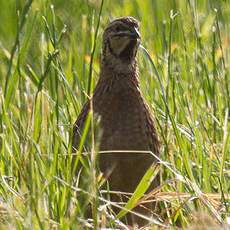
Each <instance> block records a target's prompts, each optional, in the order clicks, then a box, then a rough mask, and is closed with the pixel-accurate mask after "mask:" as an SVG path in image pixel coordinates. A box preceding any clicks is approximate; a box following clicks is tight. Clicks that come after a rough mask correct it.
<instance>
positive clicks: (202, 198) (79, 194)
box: [0, 0, 230, 229]
mask: <svg viewBox="0 0 230 230" xmlns="http://www.w3.org/2000/svg"><path fill="white" fill-rule="evenodd" d="M0 6H1V10H0V21H1V23H0V228H1V229H8V228H9V227H10V226H11V227H13V228H16V229H31V228H34V229H50V228H51V227H53V228H58V229H69V228H73V229H76V227H78V229H81V228H84V229H85V228H86V225H87V224H89V223H91V224H92V222H89V220H87V219H86V218H85V217H84V215H85V212H86V206H87V204H88V202H91V203H92V206H93V219H94V224H95V225H94V229H97V226H99V225H100V217H101V216H105V213H104V211H102V212H99V211H98V207H99V205H100V204H103V202H105V201H104V198H103V196H101V195H100V193H99V191H98V187H99V186H100V184H101V183H102V181H101V180H98V176H99V174H98V172H96V171H95V160H96V155H95V150H94V149H95V148H96V147H95V146H94V145H92V148H91V152H92V154H89V155H90V156H91V160H90V161H88V160H87V157H85V154H83V150H82V154H81V155H80V156H78V157H77V161H76V164H75V166H74V167H73V165H72V164H71V161H72V155H71V135H72V134H71V133H72V124H73V123H74V121H75V119H76V117H77V115H78V114H79V112H80V110H81V108H82V105H83V103H84V102H85V101H86V99H87V92H92V89H93V87H94V85H95V83H96V81H97V79H98V75H99V68H100V66H99V63H100V49H101V40H102V32H103V29H104V28H105V26H106V25H107V23H108V22H109V19H110V18H113V17H118V16H125V15H132V16H134V17H136V18H137V19H138V20H139V21H140V22H141V34H142V45H143V47H144V48H140V49H139V53H138V62H139V67H140V82H141V89H142V91H143V93H144V96H145V99H146V100H147V101H148V103H149V105H151V108H152V111H153V113H154V115H155V119H156V124H157V129H158V133H159V136H160V140H161V143H162V145H161V146H162V147H161V156H160V158H161V161H160V167H161V169H160V170H161V180H162V187H161V192H160V193H159V194H158V200H160V205H161V207H162V210H163V211H162V212H163V213H162V214H163V215H164V216H166V218H165V220H164V221H163V223H161V224H164V225H169V226H170V227H171V228H172V229H173V228H176V224H178V223H180V225H181V227H182V228H186V226H187V225H189V223H190V222H191V221H192V219H193V216H194V213H195V212H198V213H200V212H202V213H203V212H204V213H208V215H210V216H211V217H212V219H213V220H214V221H217V222H219V223H225V222H226V218H227V217H229V212H230V205H229V202H230V201H229V199H230V195H229V194H230V122H229V120H230V111H229V110H230V75H229V72H230V69H229V66H230V56H229V53H230V36H229V34H230V3H229V1H228V0H201V1H200V0H199V1H198V0H171V1H168V0H156V1H150V0H146V1H143V0H133V1H131V0H126V1H121V0H117V1H111V0H104V2H102V4H101V2H100V1H95V0H87V1H83V0H77V1H74V0H69V1H61V0H54V1H49V0H34V1H32V0H25V1H23V0H16V1H13V0H9V1H4V0H0ZM100 12H101V14H100ZM91 125H92V121H91V117H90V116H89V121H88V128H89V129H90V126H91ZM94 125H95V124H94ZM86 128H87V127H86ZM85 131H87V130H85ZM95 145H96V146H97V143H95ZM79 165H82V166H83V169H84V170H83V171H81V172H80V173H79V174H78V177H77V178H76V176H75V172H74V168H76V167H78V166H79ZM152 173H153V172H152ZM149 174H151V170H150V171H148V172H147V173H146V175H145V176H146V177H151V175H149ZM85 175H90V176H88V177H87V178H88V179H87V180H83V181H82V178H84V176H85ZM145 187H146V183H145V181H144V180H143V183H141V184H140V185H139V186H138V188H137V190H136V192H135V193H134V196H133V197H132V198H131V199H130V201H129V202H128V203H127V205H126V206H125V207H126V208H128V209H129V208H130V207H133V205H135V203H136V202H137V200H138V198H139V197H140V196H141V194H143V192H144V189H145ZM204 194H206V195H204ZM166 195H167V197H166ZM134 201H135V202H134ZM126 208H125V209H124V211H122V212H121V214H120V216H121V215H124V214H125V210H126ZM109 222H110V225H111V226H114V223H113V221H112V218H108V220H107V223H109ZM158 222H159V220H158ZM80 226H81V227H80ZM154 226H155V227H156V226H157V225H156V224H155V225H154Z"/></svg>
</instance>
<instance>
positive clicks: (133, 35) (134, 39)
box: [102, 17, 141, 72]
mask: <svg viewBox="0 0 230 230" xmlns="http://www.w3.org/2000/svg"><path fill="white" fill-rule="evenodd" d="M140 39H141V37H140V33H139V23H138V21H137V20H136V19H134V18H133V17H122V18H118V19H115V20H113V21H112V22H110V23H109V25H108V26H107V27H106V29H105V32H104V35H103V53H102V60H103V61H104V62H105V63H107V64H109V65H110V66H111V67H113V68H114V69H115V70H117V71H120V72H124V71H127V70H128V69H127V67H128V66H131V65H133V63H134V62H135V58H136V53H137V49H138V46H139V44H140Z"/></svg>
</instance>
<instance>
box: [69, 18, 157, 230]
mask: <svg viewBox="0 0 230 230" xmlns="http://www.w3.org/2000/svg"><path fill="white" fill-rule="evenodd" d="M140 43H141V35H140V29H139V21H138V20H137V19H135V18H134V17H131V16H125V17H120V18H117V19H115V20H113V21H112V22H110V23H109V24H108V26H107V27H106V28H105V30H104V33H103V41H102V52H101V62H100V73H99V80H98V82H97V84H96V86H95V89H94V92H93V95H92V98H91V99H88V101H87V102H86V103H85V105H84V106H83V108H82V111H81V112H80V114H79V116H78V118H77V120H76V122H75V123H74V126H73V141H72V143H73V149H74V151H75V152H76V151H77V149H78V145H79V143H80V138H81V132H82V129H83V127H84V124H85V122H86V119H87V115H88V114H89V111H90V108H91V107H90V104H92V108H93V114H95V115H97V116H99V117H100V123H99V128H100V129H101V136H100V140H99V142H100V143H99V150H100V151H102V152H103V151H106V153H105V154H100V153H99V168H100V170H101V172H102V173H103V174H104V175H109V176H107V180H108V183H109V188H110V190H112V191H120V192H127V193H133V192H134V190H135V188H136V187H137V185H138V183H139V182H140V180H141V179H142V177H143V176H144V174H145V172H146V171H147V170H148V168H149V167H150V166H151V165H152V164H153V163H154V162H156V159H154V157H153V156H152V155H151V154H149V153H146V152H144V151H151V152H153V153H154V154H155V155H157V156H159V148H160V144H159V138H158V135H157V130H156V128H155V124H154V116H153V114H152V112H151V110H150V107H149V105H148V104H147V103H146V101H145V99H144V97H143V94H142V92H141V90H140V83H139V70H138V63H137V51H138V48H139V46H140ZM109 151H111V152H109ZM116 151H119V152H116ZM122 151H124V152H122ZM132 151H133V152H132ZM137 151H140V152H139V153H137ZM141 151H142V152H141ZM159 183H160V180H159V176H157V177H156V179H155V180H154V181H153V182H152V184H151V186H150V188H151V189H153V188H155V187H156V186H158V185H159ZM110 199H111V200H112V201H116V202H118V201H121V197H118V196H117V195H111V196H110ZM123 199H125V198H123ZM114 210H115V212H116V213H117V212H118V211H119V210H117V209H116V208H114ZM134 211H136V212H138V213H140V214H143V215H145V214H146V212H148V211H147V209H145V208H144V209H143V208H141V207H136V208H134ZM147 214H148V213H147ZM126 223H128V224H129V225H131V226H132V225H135V224H136V225H138V226H143V225H144V224H146V220H143V219H142V218H140V217H137V216H135V215H132V214H128V215H126Z"/></svg>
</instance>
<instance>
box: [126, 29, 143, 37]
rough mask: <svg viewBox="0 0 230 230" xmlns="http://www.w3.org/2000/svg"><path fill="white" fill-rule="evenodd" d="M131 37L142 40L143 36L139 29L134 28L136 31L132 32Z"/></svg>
mask: <svg viewBox="0 0 230 230" xmlns="http://www.w3.org/2000/svg"><path fill="white" fill-rule="evenodd" d="M129 36H130V37H131V38H134V39H140V38H141V35H140V33H139V31H138V29H137V28H134V30H133V31H131V32H130V35H129Z"/></svg>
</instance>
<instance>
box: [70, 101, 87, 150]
mask: <svg viewBox="0 0 230 230" xmlns="http://www.w3.org/2000/svg"><path fill="white" fill-rule="evenodd" d="M89 109H90V102H89V101H87V102H86V103H85V105H84V106H83V108H82V110H81V113H80V114H79V116H78V118H77V120H76V121H75V123H74V126H73V140H72V152H76V150H77V149H78V146H79V144H80V140H81V132H82V130H83V128H84V124H85V121H86V118H87V115H88V113H89Z"/></svg>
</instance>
